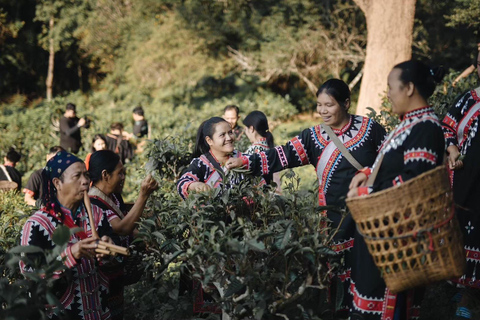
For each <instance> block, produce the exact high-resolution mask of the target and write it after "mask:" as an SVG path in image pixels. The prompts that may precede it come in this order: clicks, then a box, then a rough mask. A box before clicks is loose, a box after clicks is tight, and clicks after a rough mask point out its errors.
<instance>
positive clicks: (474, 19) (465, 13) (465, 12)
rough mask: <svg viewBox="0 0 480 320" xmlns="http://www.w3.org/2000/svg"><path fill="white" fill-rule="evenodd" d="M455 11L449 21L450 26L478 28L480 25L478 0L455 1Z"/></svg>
mask: <svg viewBox="0 0 480 320" xmlns="http://www.w3.org/2000/svg"><path fill="white" fill-rule="evenodd" d="M454 2H455V6H456V7H455V9H454V10H453V14H452V15H450V16H449V17H448V18H449V19H450V23H449V25H450V26H453V27H455V26H458V25H462V24H463V25H465V24H466V25H468V26H470V27H478V25H479V24H480V1H479V0H455V1H454Z"/></svg>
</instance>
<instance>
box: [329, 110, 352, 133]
mask: <svg viewBox="0 0 480 320" xmlns="http://www.w3.org/2000/svg"><path fill="white" fill-rule="evenodd" d="M351 125H352V115H351V114H349V115H348V123H347V124H346V125H344V126H343V127H341V128H340V129H334V128H332V130H333V132H335V134H336V135H340V134H344V133H345V132H346V131H347V130H348V128H350V126H351Z"/></svg>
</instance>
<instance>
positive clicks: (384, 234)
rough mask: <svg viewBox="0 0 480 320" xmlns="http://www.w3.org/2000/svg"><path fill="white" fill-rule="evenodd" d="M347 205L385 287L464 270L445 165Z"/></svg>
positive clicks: (405, 285)
mask: <svg viewBox="0 0 480 320" xmlns="http://www.w3.org/2000/svg"><path fill="white" fill-rule="evenodd" d="M347 206H348V208H349V209H350V212H351V214H352V217H353V219H354V220H355V222H356V224H357V229H358V231H359V232H360V234H361V235H363V237H364V239H365V242H366V244H367V247H368V250H369V251H370V254H371V255H372V257H373V260H374V261H375V264H376V265H377V267H378V268H379V269H380V273H381V275H382V277H383V279H384V280H385V283H386V285H387V287H388V288H389V289H390V291H392V292H399V291H403V290H406V289H409V288H413V287H417V286H422V285H426V284H428V283H431V282H435V281H439V280H445V279H449V278H453V277H459V276H461V275H462V274H463V273H464V269H465V261H466V260H465V252H464V249H463V238H462V233H461V230H460V227H459V224H458V221H457V219H456V217H455V216H454V214H455V212H454V205H453V195H452V191H451V188H450V181H449V179H448V174H447V170H446V167H445V166H439V167H437V168H435V169H433V170H430V171H427V172H425V173H423V174H421V175H419V176H417V177H415V178H413V179H411V180H408V181H407V182H405V183H403V184H401V185H399V186H394V187H391V188H388V189H385V190H382V191H380V192H375V193H372V194H370V195H368V196H363V197H356V198H352V199H347Z"/></svg>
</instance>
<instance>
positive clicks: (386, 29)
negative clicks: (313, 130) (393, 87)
mask: <svg viewBox="0 0 480 320" xmlns="http://www.w3.org/2000/svg"><path fill="white" fill-rule="evenodd" d="M354 1H355V3H356V4H357V5H358V6H359V7H360V9H362V11H363V12H364V14H365V17H366V20H367V32H368V35H367V50H366V57H365V66H364V71H365V72H364V75H363V79H362V84H361V86H360V97H359V99H358V104H357V114H360V115H365V114H366V113H368V110H367V107H371V108H373V109H375V110H376V111H377V112H378V111H379V110H380V107H381V105H382V96H384V94H385V91H386V90H387V77H388V74H389V72H390V71H391V69H392V68H393V66H395V64H397V63H400V62H402V61H405V60H409V59H410V58H411V56H412V41H413V40H412V39H413V22H414V16H415V3H416V0H381V1H378V0H354Z"/></svg>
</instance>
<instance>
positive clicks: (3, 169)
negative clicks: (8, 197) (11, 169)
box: [0, 164, 12, 182]
mask: <svg viewBox="0 0 480 320" xmlns="http://www.w3.org/2000/svg"><path fill="white" fill-rule="evenodd" d="M0 168H2V171H3V173H4V174H5V176H6V177H7V180H8V181H10V182H12V178H11V177H10V175H9V174H8V171H7V168H5V166H4V165H3V164H0Z"/></svg>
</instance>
